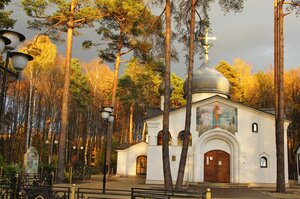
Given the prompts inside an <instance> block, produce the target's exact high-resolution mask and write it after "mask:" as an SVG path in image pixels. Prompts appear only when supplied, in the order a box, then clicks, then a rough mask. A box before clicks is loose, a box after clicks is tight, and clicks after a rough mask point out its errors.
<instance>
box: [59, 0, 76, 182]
mask: <svg viewBox="0 0 300 199" xmlns="http://www.w3.org/2000/svg"><path fill="white" fill-rule="evenodd" d="M70 11H71V19H70V21H69V24H68V34H67V47H66V62H65V82H64V90H63V98H62V108H61V130H60V137H59V148H58V165H57V172H58V177H57V181H58V182H62V181H63V179H64V170H65V154H66V147H65V145H66V135H67V127H68V111H69V110H68V104H69V84H70V65H71V57H72V43H73V28H74V18H73V16H74V11H75V3H74V0H72V2H71V7H70Z"/></svg>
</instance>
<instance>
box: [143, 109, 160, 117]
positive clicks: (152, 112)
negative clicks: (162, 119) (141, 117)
mask: <svg viewBox="0 0 300 199" xmlns="http://www.w3.org/2000/svg"><path fill="white" fill-rule="evenodd" d="M162 113H163V111H162V110H161V109H160V108H147V111H146V119H148V118H152V117H156V116H158V115H160V114H162Z"/></svg>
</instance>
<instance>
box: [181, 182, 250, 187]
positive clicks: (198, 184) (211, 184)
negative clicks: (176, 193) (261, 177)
mask: <svg viewBox="0 0 300 199" xmlns="http://www.w3.org/2000/svg"><path fill="white" fill-rule="evenodd" d="M187 186H188V187H193V188H194V187H195V188H196V187H204V188H206V187H208V188H248V187H249V184H247V183H216V182H188V183H187Z"/></svg>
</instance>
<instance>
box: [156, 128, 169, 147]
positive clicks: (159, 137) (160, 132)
mask: <svg viewBox="0 0 300 199" xmlns="http://www.w3.org/2000/svg"><path fill="white" fill-rule="evenodd" d="M162 144H163V131H159V133H158V134H157V145H162ZM171 144H172V137H171V134H170V132H169V145H171Z"/></svg>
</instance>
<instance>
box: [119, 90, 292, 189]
mask: <svg viewBox="0 0 300 199" xmlns="http://www.w3.org/2000/svg"><path fill="white" fill-rule="evenodd" d="M215 101H217V102H219V103H220V104H225V105H227V106H232V107H235V108H237V117H238V118H237V121H238V130H237V132H236V133H231V132H228V131H225V130H223V129H220V128H216V129H211V130H209V131H207V132H205V133H203V134H202V135H201V136H200V137H199V133H198V132H197V131H196V108H197V107H199V106H204V105H207V104H211V103H214V102H215ZM184 118H185V108H181V109H178V110H174V111H172V112H170V125H169V131H170V134H171V136H172V143H171V145H170V148H169V150H170V164H171V173H172V178H173V181H175V180H176V178H177V170H178V164H179V160H180V153H181V147H180V146H177V136H178V133H179V132H180V131H182V130H183V129H184V122H185V119H184ZM253 123H257V125H258V132H252V124H253ZM147 125H148V141H149V142H148V150H147V158H148V166H147V176H146V183H163V165H162V149H161V146H157V134H158V132H159V131H161V130H162V116H157V117H154V118H151V119H149V120H148V121H147ZM287 125H288V123H287V122H286V123H285V165H286V167H285V177H286V183H288V167H287V165H288V161H287V145H286V143H287V142H286V130H287ZM191 134H192V147H189V151H188V159H187V166H186V172H185V177H184V179H185V181H188V182H203V180H204V176H203V175H204V166H203V162H204V161H203V157H204V154H205V153H206V152H208V151H211V150H223V151H225V152H227V153H229V154H230V182H232V183H247V184H249V185H253V186H255V185H259V184H267V185H271V184H275V183H276V145H275V120H274V116H273V115H270V114H267V113H264V112H261V111H259V110H255V109H252V108H250V107H247V106H244V105H241V104H238V103H234V102H232V101H230V100H228V99H225V98H222V97H219V96H216V97H212V98H210V99H207V100H203V101H200V102H197V103H193V106H192V120H191ZM127 153H129V151H128V152H127ZM130 153H131V152H130ZM123 156H125V155H122V153H120V160H119V159H118V164H119V161H120V163H121V162H126V165H129V164H130V163H129V162H128V160H129V159H130V158H129V159H128V157H126V158H123ZM127 156H128V155H127ZM262 156H264V157H266V158H267V160H268V167H267V168H261V167H260V158H261V157H262ZM131 159H132V158H131ZM131 162H132V163H133V161H131ZM134 165H135V163H134ZM118 168H119V166H118ZM121 170H122V169H120V170H118V172H119V171H120V172H121ZM129 170H130V169H129ZM131 170H133V169H132V168H131ZM131 170H130V171H131ZM122 172H123V173H124V171H122ZM126 172H127V171H125V173H126ZM127 173H128V174H129V173H130V172H129V171H128V172H127ZM131 173H132V172H131Z"/></svg>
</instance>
